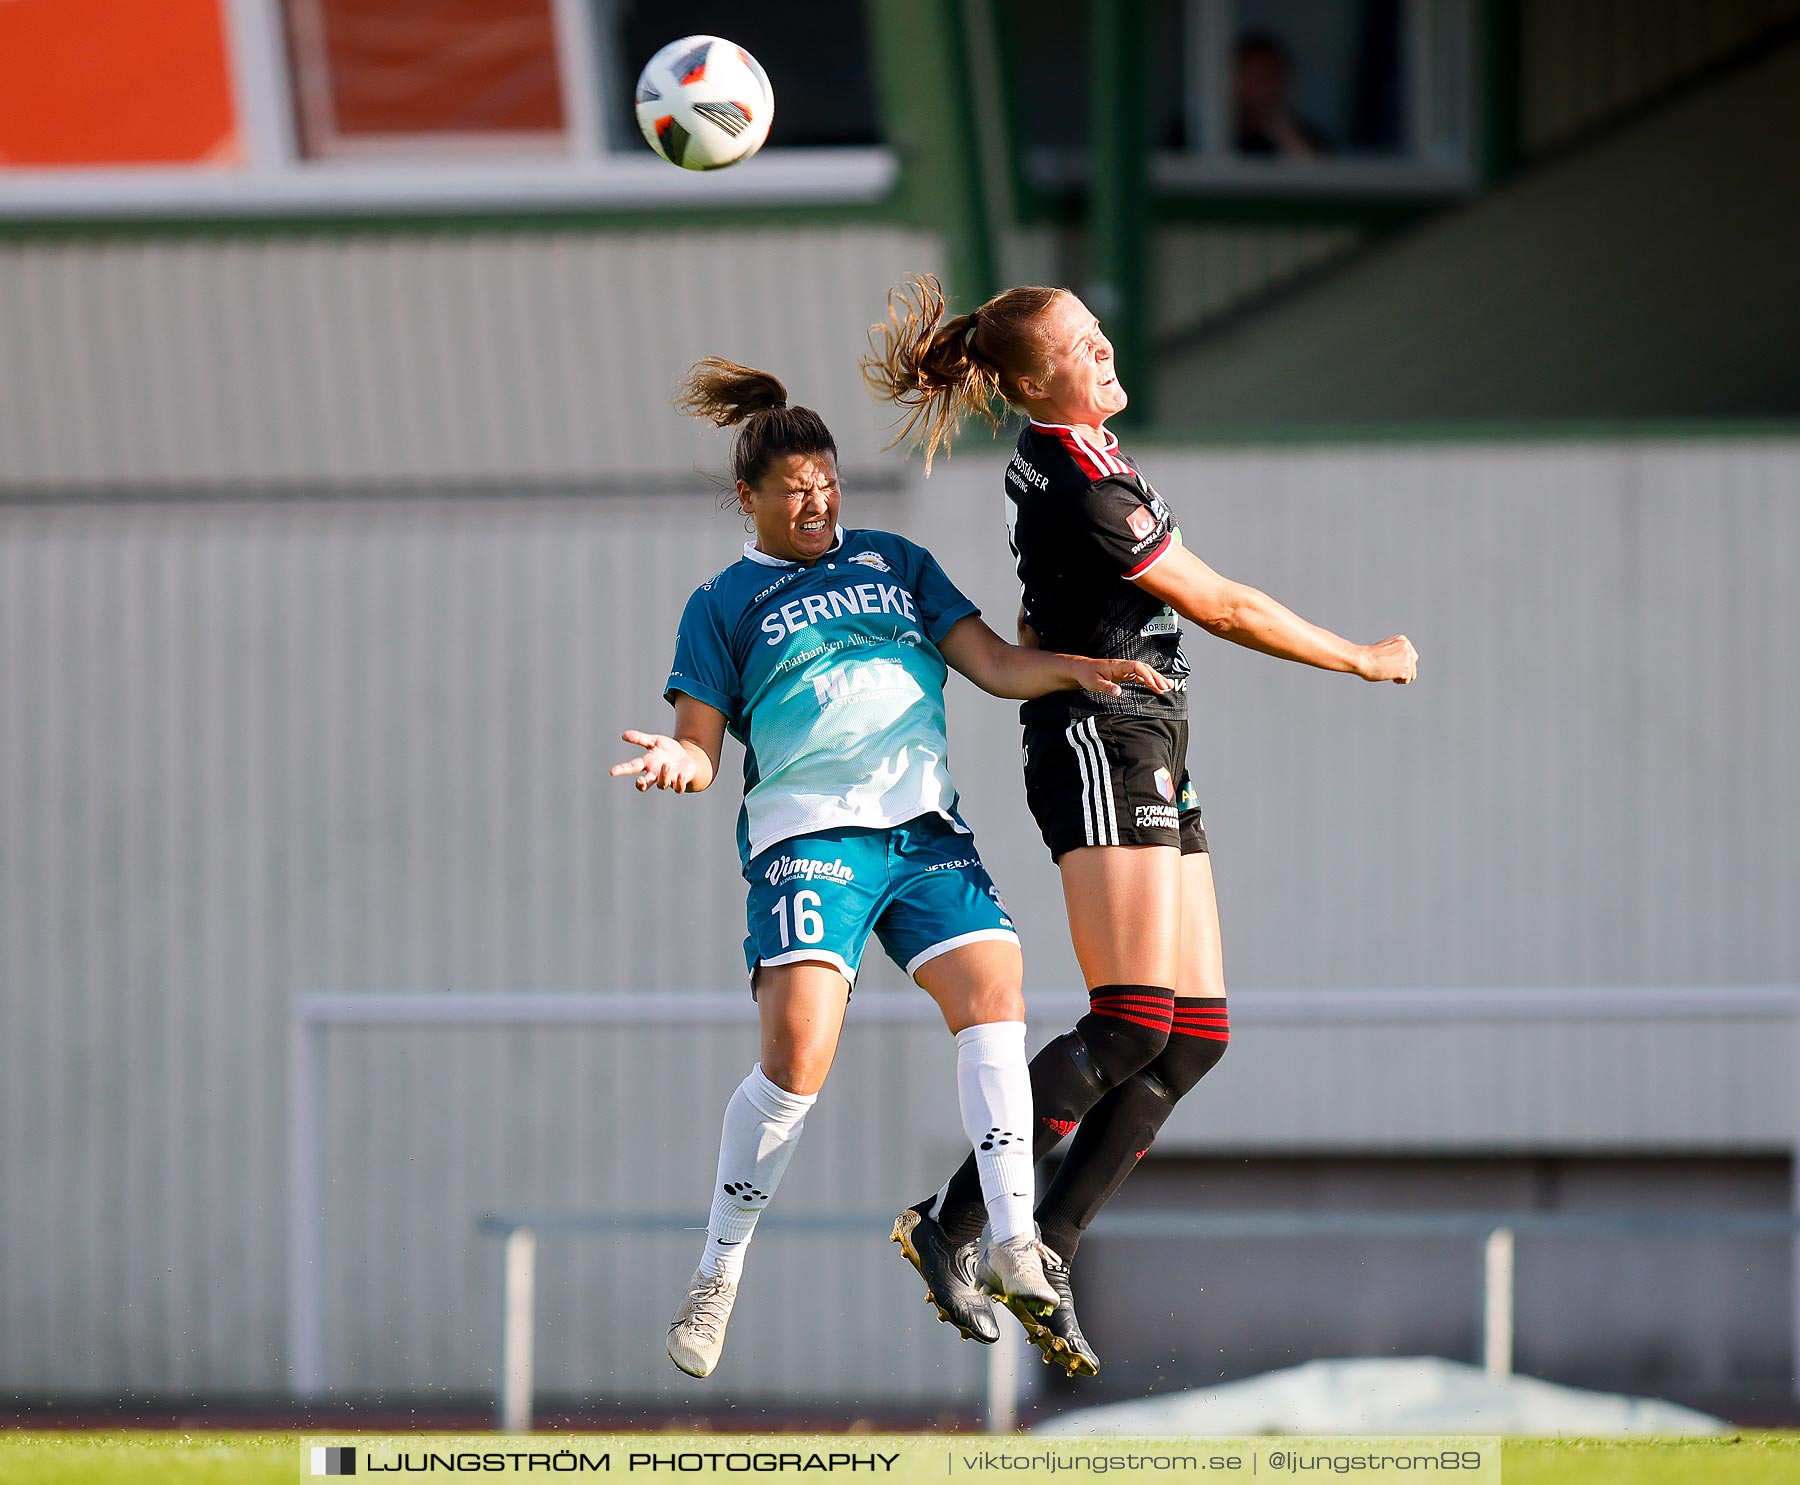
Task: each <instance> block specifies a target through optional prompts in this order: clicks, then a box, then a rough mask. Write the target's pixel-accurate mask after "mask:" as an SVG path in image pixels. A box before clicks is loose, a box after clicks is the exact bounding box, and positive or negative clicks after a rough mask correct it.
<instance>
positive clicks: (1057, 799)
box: [1025, 716, 1206, 860]
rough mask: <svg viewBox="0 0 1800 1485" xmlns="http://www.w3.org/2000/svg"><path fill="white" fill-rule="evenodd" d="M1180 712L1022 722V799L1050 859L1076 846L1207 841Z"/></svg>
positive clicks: (1188, 846) (1200, 844)
mask: <svg viewBox="0 0 1800 1485" xmlns="http://www.w3.org/2000/svg"><path fill="white" fill-rule="evenodd" d="M1187 734H1188V724H1187V721H1186V719H1185V718H1183V719H1182V720H1180V721H1166V720H1163V719H1161V718H1155V717H1120V716H1094V717H1077V718H1075V719H1074V720H1073V721H1069V722H1027V723H1026V724H1025V802H1026V804H1028V805H1029V806H1030V807H1031V815H1032V818H1033V819H1035V820H1036V821H1037V824H1038V829H1039V830H1040V831H1041V832H1042V833H1043V836H1044V844H1045V845H1047V846H1048V847H1049V848H1050V855H1051V858H1052V859H1053V860H1054V859H1055V858H1056V857H1059V856H1061V855H1062V854H1063V852H1064V851H1072V850H1074V849H1075V848H1076V847H1077V846H1179V847H1181V854H1182V855H1184V856H1188V855H1192V854H1194V853H1195V852H1197V851H1204V850H1205V849H1206V827H1205V826H1204V825H1203V824H1202V823H1201V820H1200V801H1199V800H1198V799H1197V798H1196V797H1195V795H1194V785H1193V782H1192V781H1191V780H1190V779H1189V778H1188V771H1187Z"/></svg>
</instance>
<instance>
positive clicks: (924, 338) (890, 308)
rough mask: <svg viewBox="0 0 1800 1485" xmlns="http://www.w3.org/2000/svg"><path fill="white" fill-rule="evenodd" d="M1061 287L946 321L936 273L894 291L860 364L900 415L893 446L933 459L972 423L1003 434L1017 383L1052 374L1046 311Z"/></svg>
mask: <svg viewBox="0 0 1800 1485" xmlns="http://www.w3.org/2000/svg"><path fill="white" fill-rule="evenodd" d="M1062 292H1063V291H1062V290H1061V289H1053V288H1045V287H1042V286H1039V285H1027V286H1025V287H1022V288H1017V289H1008V290H1006V292H1005V293H1003V294H996V295H995V296H994V297H993V298H992V299H990V300H988V302H987V303H986V304H984V305H982V306H981V308H980V309H977V310H975V311H974V312H973V313H972V314H966V315H955V316H953V317H951V318H949V319H946V318H945V317H944V314H945V310H946V309H947V308H948V306H947V305H946V304H945V302H944V289H943V285H942V284H940V283H939V282H938V280H937V278H936V277H935V276H934V275H932V274H923V275H921V274H909V275H908V276H907V279H906V282H905V283H903V284H901V285H900V286H899V287H898V288H895V289H890V290H889V291H888V298H887V321H886V323H885V324H884V323H881V322H877V323H876V324H873V325H871V326H870V327H869V350H870V354H869V355H867V356H864V357H863V358H862V360H861V362H860V363H859V364H860V365H861V367H862V375H863V382H864V384H865V385H866V386H867V387H868V389H869V390H870V391H871V392H872V393H874V394H875V396H876V397H878V398H880V399H881V400H882V401H883V402H892V403H894V404H895V405H896V406H898V407H899V408H900V409H901V410H902V411H901V415H900V418H899V426H898V431H897V432H896V433H895V434H894V436H893V438H892V439H890V440H889V441H888V447H889V448H892V447H894V445H895V444H898V443H912V444H917V445H919V446H921V447H922V448H923V449H924V450H925V472H926V473H927V474H930V473H931V460H932V456H933V455H934V454H936V453H937V451H938V450H939V449H942V450H943V451H944V453H945V455H946V456H947V455H948V454H949V452H950V440H951V438H952V436H953V435H954V434H955V433H956V431H957V430H958V428H960V427H961V426H962V421H963V419H964V418H966V417H976V418H980V419H981V420H982V421H983V422H985V423H986V424H987V425H988V426H989V428H990V429H996V430H997V429H998V428H999V426H1000V420H1001V417H1002V416H1003V410H1004V409H1005V408H1006V407H1007V406H1012V407H1018V406H1019V405H1020V398H1019V379H1020V378H1021V377H1026V376H1043V375H1045V374H1047V373H1048V371H1049V369H1050V359H1049V350H1050V347H1049V342H1048V337H1047V333H1046V330H1045V328H1044V325H1043V316H1044V312H1045V311H1046V310H1048V309H1049V308H1050V306H1051V305H1052V304H1054V303H1055V302H1056V297H1057V296H1058V295H1059V294H1061V293H1062Z"/></svg>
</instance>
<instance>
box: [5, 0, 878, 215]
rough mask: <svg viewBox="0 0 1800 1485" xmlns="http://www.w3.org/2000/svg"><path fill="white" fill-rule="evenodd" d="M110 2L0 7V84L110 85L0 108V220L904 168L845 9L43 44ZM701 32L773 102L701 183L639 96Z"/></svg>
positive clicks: (499, 10) (826, 184) (626, 13)
mask: <svg viewBox="0 0 1800 1485" xmlns="http://www.w3.org/2000/svg"><path fill="white" fill-rule="evenodd" d="M115 5H116V0H5V3H4V4H0V84H4V83H5V82H7V81H8V79H9V75H11V74H17V79H16V80H17V81H18V82H19V86H20V89H23V88H24V87H25V85H26V81H27V80H29V79H31V78H32V77H34V76H38V75H40V74H45V73H47V72H48V71H49V70H51V69H53V68H54V67H55V65H57V63H58V59H63V60H67V59H69V58H70V57H74V56H79V57H80V58H81V64H82V65H81V67H79V68H74V69H73V70H74V71H75V72H77V73H82V74H84V75H93V76H95V77H96V78H99V79H100V81H102V82H103V83H104V86H100V85H96V86H93V87H86V88H83V89H74V90H71V89H63V90H61V95H66V96H67V98H68V102H67V105H66V106H64V107H62V108H61V109H60V111H58V110H57V109H43V108H40V109H26V108H24V107H20V108H17V109H8V108H6V107H5V106H4V105H0V217H4V216H8V215H11V216H43V215H63V216H70V217H80V216H105V215H118V214H132V213H139V212H142V213H155V214H158V215H179V214H183V213H187V212H193V213H212V212H222V213H233V212H249V213H270V214H279V213H286V212H306V211H332V212H342V211H350V212H356V211H363V210H371V211H382V212H387V211H394V210H408V209H424V210H451V211H454V210H458V209H464V208H475V209H500V210H507V209H532V208H536V207H543V206H583V205H599V206H605V205H614V204H618V205H668V206H688V205H694V206H702V205H721V204H734V203H742V204H752V205H754V204H763V203H784V204H805V203H808V202H828V201H857V200H874V199H878V198H879V197H881V196H882V195H884V194H886V192H887V191H888V190H890V189H891V187H892V185H893V183H894V180H895V176H896V173H897V167H896V163H895V161H894V158H893V156H892V153H891V152H890V151H888V150H886V149H885V148H883V147H882V146H881V144H880V136H879V129H878V123H877V116H876V108H875V102H874V88H873V83H872V78H871V74H872V70H873V69H872V66H871V61H870V56H869V42H868V37H867V34H866V31H865V27H864V22H863V15H862V7H861V6H860V5H859V4H854V3H845V0H787V3H784V4H782V5H778V6H765V7H753V8H748V9H746V8H744V7H741V6H727V5H725V4H722V3H712V0H692V3H690V4H689V5H688V6H687V7H685V8H684V9H683V11H682V13H681V14H680V16H679V18H678V19H677V21H676V22H674V23H673V25H674V27H675V29H671V25H672V23H671V22H670V20H669V19H668V15H667V11H666V8H663V7H653V6H651V5H649V4H647V3H643V0H158V4H157V6H156V7H154V10H155V12H156V16H157V19H158V24H157V25H155V26H152V27H150V28H149V29H148V31H147V32H146V35H145V37H144V38H143V39H142V40H141V42H140V43H139V44H138V45H137V46H135V48H133V47H125V48H108V49H105V50H104V51H103V52H101V53H96V52H95V51H94V50H93V48H92V47H87V48H86V49H85V50H82V49H78V48H75V47H73V46H70V45H65V44H63V43H60V42H57V41H56V40H55V39H54V38H55V36H56V35H57V34H58V32H57V28H58V27H59V26H60V27H61V29H62V31H63V32H68V33H70V35H71V36H72V35H73V34H74V33H75V32H79V31H80V28H81V27H82V26H83V25H84V24H86V23H87V21H92V20H94V17H93V16H88V15H86V13H87V12H90V11H93V10H95V9H96V8H112V7H114V6H115ZM132 9H133V7H125V10H126V11H130V10H132ZM151 9H152V8H151V7H145V13H146V14H148V13H149V11H150V10H151ZM84 16H85V20H84ZM71 26H73V27H74V32H70V27H71ZM704 31H711V32H713V33H714V34H719V33H723V34H725V35H729V36H730V37H731V38H732V39H733V40H735V41H737V42H739V43H740V44H741V45H743V46H745V47H746V48H748V49H749V50H750V51H752V52H753V53H754V54H756V55H757V56H758V57H759V58H760V59H761V60H762V62H763V65H764V67H765V69H766V70H767V71H768V72H769V74H770V77H771V80H772V82H773V83H774V87H775V91H776V98H777V111H776V120H775V129H774V133H773V134H772V136H771V138H770V141H769V143H768V144H767V145H766V146H765V147H764V148H763V150H762V151H761V153H760V154H759V155H758V156H757V157H756V158H755V159H754V160H751V161H748V162H746V163H745V164H743V165H741V166H738V167H736V168H734V169H731V170H727V171H721V172H712V173H708V174H705V175H701V174H696V173H694V172H690V171H683V170H677V169H675V168H673V167H671V166H669V165H666V164H664V163H663V162H662V161H660V160H658V159H656V158H655V157H654V156H653V155H652V154H651V152H650V151H649V150H648V149H646V148H645V146H644V144H643V142H642V140H641V139H640V138H639V137H638V134H637V129H636V124H635V120H634V118H633V114H632V103H631V100H632V91H633V84H634V82H635V81H636V76H637V71H638V69H639V67H640V66H641V65H642V64H643V63H644V62H645V61H647V60H648V59H649V57H650V55H651V54H652V53H654V52H655V51H656V50H657V49H658V48H659V47H660V46H662V45H663V44H664V43H666V42H667V41H670V40H674V39H676V37H677V33H679V34H682V35H687V34H694V33H696V32H704ZM68 40H69V36H65V38H64V41H65V42H66V41H68ZM153 41H154V43H155V44H152V42H153ZM9 43H10V44H9ZM209 47H210V51H209V49H208V48H209ZM40 52H41V53H42V55H39V53H40ZM65 70H68V69H65ZM789 79H791V80H792V85H791V86H788V85H787V84H788V82H789ZM61 95H59V96H61ZM26 96H27V95H26V94H25V93H23V92H22V91H19V90H14V91H13V92H12V97H13V98H14V99H15V100H19V99H22V98H24V97H26ZM146 119H153V120H155V126H154V127H151V126H147V125H146V123H145V120H146Z"/></svg>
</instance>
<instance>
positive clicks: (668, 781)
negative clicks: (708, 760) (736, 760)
mask: <svg viewBox="0 0 1800 1485" xmlns="http://www.w3.org/2000/svg"><path fill="white" fill-rule="evenodd" d="M619 736H620V738H622V739H623V740H624V741H625V742H628V743H633V744H635V745H636V746H638V747H640V748H642V749H643V750H644V751H643V752H642V753H640V754H639V755H638V756H637V757H636V758H627V759H626V760H625V761H624V762H623V763H615V764H613V766H612V768H611V770H610V772H611V774H612V776H613V777H614V778H615V779H622V778H624V777H626V776H627V775H629V774H636V775H637V777H636V778H635V779H633V780H632V782H633V783H635V784H636V785H637V787H638V789H639V791H640V792H642V791H643V790H645V789H652V788H655V789H674V790H675V791H677V792H678V793H679V792H682V791H684V790H686V788H687V786H688V785H689V784H690V783H691V782H692V781H693V778H694V775H695V774H697V773H698V772H699V771H700V765H699V764H698V763H696V762H695V761H694V755H693V754H692V753H690V752H689V751H688V750H687V749H686V748H684V747H682V745H681V744H680V743H678V742H676V741H675V739H674V738H672V737H665V736H664V735H663V734H662V733H660V732H621V733H620V734H619Z"/></svg>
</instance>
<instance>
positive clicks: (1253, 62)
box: [1231, 31, 1327, 160]
mask: <svg viewBox="0 0 1800 1485" xmlns="http://www.w3.org/2000/svg"><path fill="white" fill-rule="evenodd" d="M1293 78H1294V60H1293V56H1292V54H1291V53H1290V52H1289V51H1288V47H1287V43H1286V42H1284V41H1283V40H1282V39H1281V38H1280V37H1279V36H1276V35H1275V34H1274V33H1273V32H1272V31H1246V32H1245V33H1244V34H1243V35H1242V36H1240V37H1239V38H1238V44H1237V65H1236V68H1235V70H1234V72H1233V74H1232V80H1231V88H1232V100H1233V104H1234V106H1235V108H1236V112H1237V123H1236V135H1235V137H1236V140H1237V148H1238V153H1239V154H1243V155H1273V156H1277V157H1279V158H1282V159H1288V160H1316V159H1317V158H1318V157H1319V156H1320V155H1322V154H1324V153H1325V152H1326V148H1327V146H1326V141H1325V135H1324V132H1323V131H1322V130H1321V129H1320V128H1319V127H1318V125H1316V124H1314V123H1313V122H1312V121H1311V120H1310V119H1307V118H1306V117H1304V116H1303V115H1301V114H1299V113H1296V112H1295V110H1294V105H1293V97H1292V87H1293Z"/></svg>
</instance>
